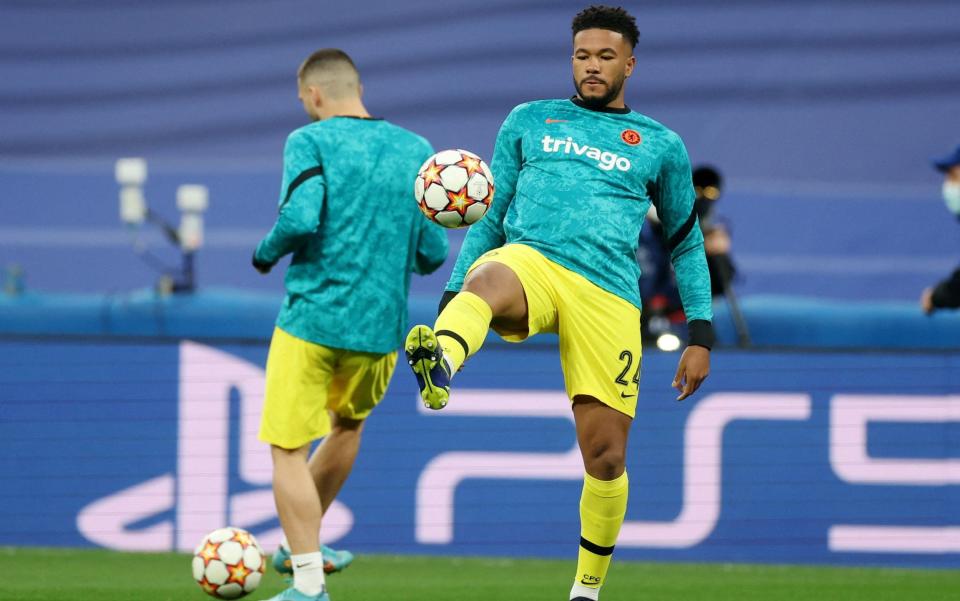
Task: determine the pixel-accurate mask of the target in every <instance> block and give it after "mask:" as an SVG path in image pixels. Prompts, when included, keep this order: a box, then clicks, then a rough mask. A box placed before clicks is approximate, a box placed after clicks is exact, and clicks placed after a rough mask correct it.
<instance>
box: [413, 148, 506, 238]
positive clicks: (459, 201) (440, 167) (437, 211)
mask: <svg viewBox="0 0 960 601" xmlns="http://www.w3.org/2000/svg"><path fill="white" fill-rule="evenodd" d="M413 195H414V196H415V197H416V199H417V204H419V205H420V210H421V211H423V214H424V215H426V216H427V219H429V220H431V221H433V222H434V223H437V224H440V225H442V226H443V227H450V228H457V227H467V226H468V225H472V224H474V223H476V222H478V221H480V218H481V217H483V216H484V215H485V214H486V213H487V209H489V208H490V202H491V201H493V174H492V173H490V168H489V167H487V164H486V163H484V162H483V160H482V159H481V158H480V157H478V156H477V155H475V154H473V153H472V152H468V151H466V150H441V151H440V152H438V153H437V154H435V155H433V156H432V157H430V158H429V159H427V162H425V163H424V164H423V166H422V167H420V171H419V172H418V173H417V179H416V181H415V182H414V184H413Z"/></svg>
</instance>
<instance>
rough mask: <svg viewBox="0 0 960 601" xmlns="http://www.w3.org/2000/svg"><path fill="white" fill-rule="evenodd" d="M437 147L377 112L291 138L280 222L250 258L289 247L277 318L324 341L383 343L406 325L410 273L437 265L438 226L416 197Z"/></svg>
mask: <svg viewBox="0 0 960 601" xmlns="http://www.w3.org/2000/svg"><path fill="white" fill-rule="evenodd" d="M432 153H433V149H432V148H431V147H430V143H429V142H427V141H426V140H425V139H423V138H421V137H420V136H418V135H416V134H414V133H412V132H409V131H407V130H405V129H403V128H401V127H398V126H396V125H393V124H391V123H388V122H386V121H383V120H381V119H360V118H353V117H333V118H331V119H327V120H324V121H318V122H315V123H312V124H310V125H307V126H305V127H301V128H300V129H297V130H296V131H294V132H293V133H292V134H290V136H289V137H288V138H287V143H286V147H285V148H284V151H283V185H282V187H281V192H280V214H279V216H278V217H277V222H276V225H274V226H273V229H272V230H270V233H269V234H267V236H266V237H265V238H264V239H263V241H261V242H260V244H259V245H258V246H257V249H256V253H255V259H256V260H257V261H259V262H262V263H269V264H273V263H276V262H277V261H279V260H280V258H281V257H283V256H284V255H286V254H288V253H293V259H292V260H291V261H290V267H289V268H288V269H287V274H286V289H287V296H286V298H285V299H284V302H283V307H282V309H281V310H280V315H279V316H278V317H277V326H278V327H280V328H281V329H283V330H284V331H286V332H288V333H290V334H292V335H293V336H296V337H297V338H301V339H303V340H308V341H310V342H315V343H317V344H322V345H324V346H329V347H334V348H340V349H347V350H353V351H363V352H371V353H387V352H389V351H392V350H394V349H396V348H397V347H398V346H399V345H400V343H401V341H402V338H403V335H404V333H405V331H406V317H407V294H408V292H409V289H410V273H411V272H414V273H419V274H426V273H430V272H432V271H434V270H436V269H437V268H438V267H439V266H440V265H441V264H442V263H443V261H444V259H446V256H447V252H448V250H449V247H448V243H447V235H446V232H444V231H443V229H442V228H441V227H440V226H438V225H435V224H433V223H431V222H430V221H428V220H427V219H425V218H424V216H423V215H422V214H421V213H420V209H419V208H418V207H417V203H416V201H415V200H414V198H413V181H414V178H415V177H416V173H417V169H419V168H420V165H421V164H422V163H423V162H424V161H425V160H426V159H427V158H428V157H429V156H430V155H431V154H432Z"/></svg>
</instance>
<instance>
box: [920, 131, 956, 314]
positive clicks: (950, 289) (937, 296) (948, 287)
mask: <svg viewBox="0 0 960 601" xmlns="http://www.w3.org/2000/svg"><path fill="white" fill-rule="evenodd" d="M933 166H934V167H935V168H936V169H937V171H939V172H940V173H943V202H944V203H945V204H946V205H947V210H948V211H950V213H951V214H953V216H954V217H956V218H957V219H960V146H957V148H956V149H955V150H954V151H953V153H951V154H948V155H947V156H945V157H941V158H939V159H935V160H934V161H933ZM920 306H921V307H922V308H923V312H924V313H926V314H927V315H929V314H931V313H933V312H934V311H936V310H937V309H956V308H958V307H960V269H956V270H955V271H954V272H953V274H952V275H951V276H950V277H948V278H947V279H945V280H943V281H941V282H939V283H938V284H937V285H936V286H933V287H930V288H927V289H926V290H924V291H923V294H922V295H920Z"/></svg>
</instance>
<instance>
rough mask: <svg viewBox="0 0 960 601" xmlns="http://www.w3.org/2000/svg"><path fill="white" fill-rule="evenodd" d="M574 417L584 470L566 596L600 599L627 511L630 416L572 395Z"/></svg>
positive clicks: (580, 599)
mask: <svg viewBox="0 0 960 601" xmlns="http://www.w3.org/2000/svg"><path fill="white" fill-rule="evenodd" d="M573 415H574V419H575V420H576V424H577V442H578V443H579V445H580V452H581V453H582V455H583V465H584V468H585V471H586V474H584V482H583V494H582V495H581V497H580V551H579V555H578V558H577V574H576V580H575V581H574V584H573V588H572V590H571V591H570V599H572V600H575V601H587V600H591V601H592V600H596V599H597V598H598V597H599V594H600V587H601V586H603V583H604V580H605V579H606V575H607V569H608V568H609V567H610V560H611V559H612V556H613V548H614V545H616V542H617V536H618V535H619V534H620V526H621V525H622V524H623V518H624V516H625V515H626V512H627V493H628V490H629V486H628V480H627V472H626V449H627V435H628V433H629V430H630V424H631V422H632V421H633V420H632V418H631V417H630V416H629V415H626V414H624V413H621V412H619V411H617V410H615V409H613V408H611V407H609V406H607V405H605V404H603V403H601V402H600V401H598V400H597V399H594V398H591V397H588V396H578V397H577V398H576V400H575V401H574V404H573Z"/></svg>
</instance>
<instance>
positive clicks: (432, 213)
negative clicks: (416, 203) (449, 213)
mask: <svg viewBox="0 0 960 601" xmlns="http://www.w3.org/2000/svg"><path fill="white" fill-rule="evenodd" d="M420 210H421V211H423V214H424V215H426V216H427V217H428V218H430V219H433V218H434V217H436V216H437V213H439V212H440V211H434V210H433V209H431V208H430V206H429V205H428V204H427V203H425V202H423V201H421V202H420Z"/></svg>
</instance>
